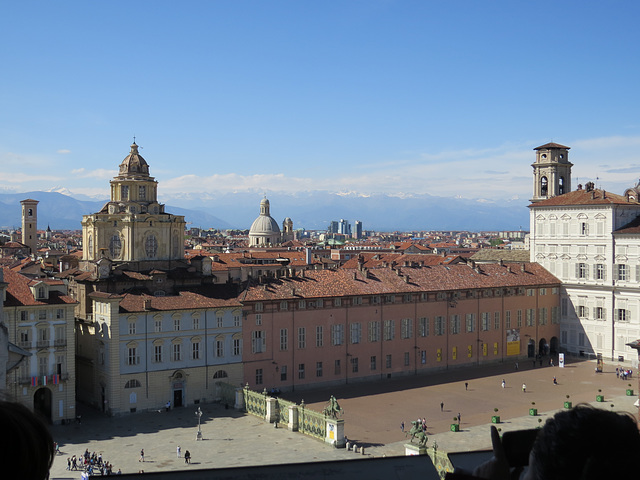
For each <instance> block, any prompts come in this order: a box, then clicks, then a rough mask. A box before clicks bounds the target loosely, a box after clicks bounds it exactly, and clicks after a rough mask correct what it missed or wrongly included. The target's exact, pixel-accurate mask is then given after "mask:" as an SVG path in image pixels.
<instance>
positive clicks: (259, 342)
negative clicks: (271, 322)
mask: <svg viewBox="0 0 640 480" xmlns="http://www.w3.org/2000/svg"><path fill="white" fill-rule="evenodd" d="M265 340H266V339H265V335H264V332H263V331H262V330H254V331H253V332H251V353H262V352H264V351H265Z"/></svg>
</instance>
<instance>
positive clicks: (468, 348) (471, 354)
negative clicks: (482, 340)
mask: <svg viewBox="0 0 640 480" xmlns="http://www.w3.org/2000/svg"><path fill="white" fill-rule="evenodd" d="M472 356H473V348H472V347H471V345H467V357H469V358H471V357H472Z"/></svg>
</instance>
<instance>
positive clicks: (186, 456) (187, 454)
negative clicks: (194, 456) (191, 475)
mask: <svg viewBox="0 0 640 480" xmlns="http://www.w3.org/2000/svg"><path fill="white" fill-rule="evenodd" d="M184 463H191V452H190V451H189V450H185V451H184Z"/></svg>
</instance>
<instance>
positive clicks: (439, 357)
mask: <svg viewBox="0 0 640 480" xmlns="http://www.w3.org/2000/svg"><path fill="white" fill-rule="evenodd" d="M441 361H442V349H441V348H439V349H438V350H436V362H441Z"/></svg>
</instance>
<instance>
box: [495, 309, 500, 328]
mask: <svg viewBox="0 0 640 480" xmlns="http://www.w3.org/2000/svg"><path fill="white" fill-rule="evenodd" d="M493 329H494V330H500V312H494V313H493Z"/></svg>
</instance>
